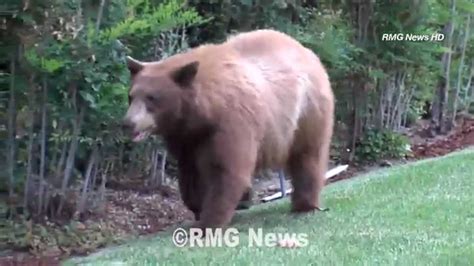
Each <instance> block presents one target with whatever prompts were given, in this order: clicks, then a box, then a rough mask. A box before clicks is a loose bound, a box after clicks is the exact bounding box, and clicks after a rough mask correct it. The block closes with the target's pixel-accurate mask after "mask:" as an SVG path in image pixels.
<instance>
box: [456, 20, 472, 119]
mask: <svg viewBox="0 0 474 266" xmlns="http://www.w3.org/2000/svg"><path fill="white" fill-rule="evenodd" d="M470 24H471V15H470V14H469V15H468V16H467V19H466V29H465V31H464V40H463V43H462V48H461V49H462V51H461V60H460V62H459V69H458V77H457V84H456V91H455V92H454V94H453V97H452V99H453V108H452V111H451V112H452V113H451V125H455V123H456V113H457V109H458V97H459V92H460V91H461V84H462V74H463V69H464V58H465V56H466V47H467V40H468V39H469V28H470Z"/></svg>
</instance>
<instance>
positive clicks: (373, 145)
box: [356, 129, 409, 161]
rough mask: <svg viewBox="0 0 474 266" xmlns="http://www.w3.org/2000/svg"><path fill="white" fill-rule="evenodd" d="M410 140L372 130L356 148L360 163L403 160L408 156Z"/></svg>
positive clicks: (390, 133)
mask: <svg viewBox="0 0 474 266" xmlns="http://www.w3.org/2000/svg"><path fill="white" fill-rule="evenodd" d="M408 145H409V141H408V138H407V137H405V136H403V135H402V134H399V133H396V132H392V131H387V130H376V129H371V130H368V131H367V132H366V134H365V135H364V136H363V137H362V139H361V140H360V141H359V143H358V144H357V146H356V157H357V160H359V161H377V160H380V159H389V158H390V159H395V158H403V157H405V156H406V155H407V154H408V149H407V146H408Z"/></svg>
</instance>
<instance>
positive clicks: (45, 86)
mask: <svg viewBox="0 0 474 266" xmlns="http://www.w3.org/2000/svg"><path fill="white" fill-rule="evenodd" d="M42 98H43V99H42V110H41V155H40V156H41V157H40V169H39V170H40V171H39V182H40V184H39V190H38V214H41V210H42V209H43V192H44V185H45V170H46V113H47V109H48V107H47V106H48V84H47V80H46V77H43V97H42Z"/></svg>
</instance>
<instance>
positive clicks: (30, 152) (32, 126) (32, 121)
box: [23, 77, 36, 209]
mask: <svg viewBox="0 0 474 266" xmlns="http://www.w3.org/2000/svg"><path fill="white" fill-rule="evenodd" d="M29 89H30V90H29V93H28V104H29V105H30V114H29V116H30V118H29V121H30V125H29V129H28V144H27V153H28V159H27V163H26V180H25V185H24V187H23V207H24V208H25V209H27V208H28V197H29V194H30V191H29V188H30V183H31V175H32V173H33V165H32V164H33V157H34V155H33V145H34V139H35V137H34V133H35V132H34V130H35V120H36V119H35V118H36V116H35V107H36V101H35V84H34V77H31V79H30V83H29Z"/></svg>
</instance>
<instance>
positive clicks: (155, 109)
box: [123, 57, 199, 142]
mask: <svg viewBox="0 0 474 266" xmlns="http://www.w3.org/2000/svg"><path fill="white" fill-rule="evenodd" d="M127 66H128V69H129V71H130V74H131V81H132V82H131V87H130V91H129V96H128V97H129V106H128V110H127V113H126V115H125V117H124V120H123V125H124V127H125V128H126V129H127V130H129V131H131V134H132V140H133V141H135V142H139V141H143V140H145V139H146V138H147V137H148V136H150V135H151V134H162V133H165V132H166V130H168V129H169V128H170V127H172V126H173V123H177V121H179V119H180V117H181V116H182V106H183V101H185V100H186V99H187V98H189V97H190V95H192V94H193V93H192V91H193V84H192V83H193V80H194V78H195V76H196V74H197V71H198V66H199V63H198V62H197V61H191V62H184V63H182V64H179V65H178V66H174V67H168V66H166V65H161V63H159V62H158V63H145V62H140V61H137V60H135V59H133V58H131V57H127Z"/></svg>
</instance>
